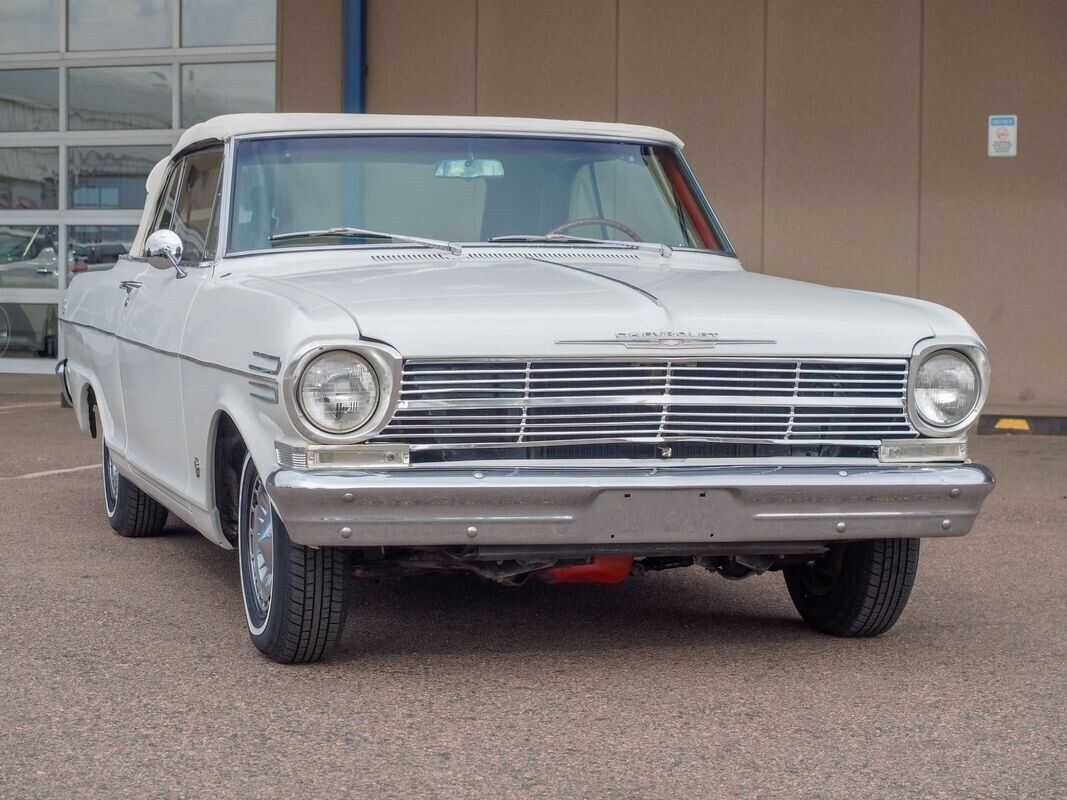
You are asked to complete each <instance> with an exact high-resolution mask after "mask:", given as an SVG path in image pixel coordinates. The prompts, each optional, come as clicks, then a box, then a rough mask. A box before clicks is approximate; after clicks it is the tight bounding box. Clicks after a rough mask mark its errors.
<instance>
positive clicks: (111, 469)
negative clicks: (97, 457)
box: [104, 444, 119, 516]
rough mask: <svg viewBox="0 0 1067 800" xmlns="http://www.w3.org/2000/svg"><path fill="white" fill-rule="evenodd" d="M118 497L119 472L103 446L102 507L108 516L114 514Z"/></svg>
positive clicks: (109, 453)
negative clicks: (103, 506)
mask: <svg viewBox="0 0 1067 800" xmlns="http://www.w3.org/2000/svg"><path fill="white" fill-rule="evenodd" d="M118 496H119V471H118V469H117V468H116V467H115V464H114V462H112V460H111V451H110V450H109V449H108V446H107V445H106V444H105V445H104V505H105V507H106V508H107V513H108V516H112V515H113V514H114V513H115V507H116V505H117V504H118Z"/></svg>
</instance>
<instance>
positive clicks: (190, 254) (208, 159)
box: [173, 150, 222, 264]
mask: <svg viewBox="0 0 1067 800" xmlns="http://www.w3.org/2000/svg"><path fill="white" fill-rule="evenodd" d="M221 175H222V151H221V150H209V151H206V152H203V153H195V154H193V155H191V156H187V157H186V159H185V173H184V174H183V175H182V181H181V184H182V186H181V191H180V192H179V193H178V203H177V206H176V208H175V211H174V224H173V230H174V232H175V233H176V234H178V236H179V237H181V240H182V244H183V245H184V246H185V252H184V253H183V255H182V261H183V262H187V263H190V264H199V263H200V262H201V261H206V260H208V259H210V258H213V257H214V255H215V241H214V239H215V238H216V237H215V236H213V235H212V231H213V230H217V229H216V228H215V226H214V225H213V220H214V217H215V214H216V207H217V205H218V195H219V178H220V177H221Z"/></svg>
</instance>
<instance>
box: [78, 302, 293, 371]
mask: <svg viewBox="0 0 1067 800" xmlns="http://www.w3.org/2000/svg"><path fill="white" fill-rule="evenodd" d="M59 321H60V322H62V323H64V324H66V325H73V326H75V327H77V328H84V329H86V330H90V331H96V332H97V333H101V334H103V335H104V336H111V337H112V338H114V339H116V340H118V341H120V342H125V343H126V344H132V345H133V346H134V347H140V348H142V349H144V350H149V351H151V352H153V353H158V354H159V355H161V356H169V357H170V358H177V359H180V360H182V361H188V362H189V363H190V364H196V365H197V366H201V367H207V368H208V369H217V370H221V371H222V372H228V373H229V374H231V375H239V376H241V377H243V378H253V379H255V380H256V381H259V382H265V383H268V384H273V383H274V381H273V380H271V379H270V378H268V377H265V376H263V375H261V374H258V373H255V372H249V371H248V370H243V369H237V368H236V367H228V366H226V365H225V364H218V363H216V362H214V361H204V360H203V359H200V358H195V357H194V356H190V355H187V354H185V353H176V352H174V351H173V350H163V349H161V348H159V347H153V346H152V345H150V344H145V343H144V342H138V341H137V340H135V339H130V338H128V337H126V336H120V335H119V334H117V333H115V332H114V331H107V330H104V329H103V328H100V327H98V326H96V325H89V324H88V323H85V322H75V321H74V320H72V319H65V318H63V317H60V318H59Z"/></svg>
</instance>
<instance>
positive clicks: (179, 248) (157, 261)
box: [144, 228, 187, 278]
mask: <svg viewBox="0 0 1067 800" xmlns="http://www.w3.org/2000/svg"><path fill="white" fill-rule="evenodd" d="M184 249H185V248H184V246H183V245H182V240H181V238H180V237H179V236H178V234H176V233H175V232H174V231H170V230H167V229H166V228H160V229H159V230H158V231H156V232H155V233H153V234H152V235H151V236H149V237H148V239H147V240H146V241H145V243H144V254H145V256H146V257H147V258H148V263H150V264H151V265H152V266H153V267H157V268H159V269H170V268H171V267H174V270H175V272H177V273H178V277H179V278H184V277H185V276H186V274H187V273H186V271H185V270H184V269H182V268H181V267H180V266H178V263H179V262H180V261H181V260H182V252H183V251H184Z"/></svg>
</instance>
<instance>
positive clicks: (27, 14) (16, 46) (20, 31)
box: [0, 0, 60, 53]
mask: <svg viewBox="0 0 1067 800" xmlns="http://www.w3.org/2000/svg"><path fill="white" fill-rule="evenodd" d="M59 3H60V0H3V3H2V4H0V5H2V9H0V12H2V13H0V53H48V52H55V51H58V50H59Z"/></svg>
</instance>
